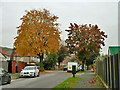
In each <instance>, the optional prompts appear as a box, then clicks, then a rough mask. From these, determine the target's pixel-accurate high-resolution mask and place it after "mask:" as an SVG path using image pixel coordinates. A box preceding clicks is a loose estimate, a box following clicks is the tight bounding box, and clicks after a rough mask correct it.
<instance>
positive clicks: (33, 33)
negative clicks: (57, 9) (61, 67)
mask: <svg viewBox="0 0 120 90" xmlns="http://www.w3.org/2000/svg"><path fill="white" fill-rule="evenodd" d="M57 19H58V17H57V16H55V15H52V14H51V13H50V12H49V11H48V10H46V9H43V10H30V11H26V15H24V16H23V17H22V18H21V19H20V20H22V24H21V25H20V26H19V27H17V28H18V30H17V37H16V38H15V42H14V47H15V48H16V52H17V53H19V54H20V55H22V56H26V55H27V54H28V53H30V55H31V56H36V55H38V54H47V53H49V52H50V53H55V52H57V51H58V50H59V44H60V41H61V39H60V32H59V30H58V25H59V24H58V23H56V21H57Z"/></svg>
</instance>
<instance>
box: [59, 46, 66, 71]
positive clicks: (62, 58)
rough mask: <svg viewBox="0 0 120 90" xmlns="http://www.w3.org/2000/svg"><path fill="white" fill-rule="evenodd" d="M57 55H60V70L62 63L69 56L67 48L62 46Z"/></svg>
mask: <svg viewBox="0 0 120 90" xmlns="http://www.w3.org/2000/svg"><path fill="white" fill-rule="evenodd" d="M57 54H58V68H59V69H60V63H61V62H62V61H63V60H64V59H65V57H66V56H67V55H68V50H67V47H66V46H64V45H63V44H62V45H61V47H60V50H59V51H58V53H57Z"/></svg>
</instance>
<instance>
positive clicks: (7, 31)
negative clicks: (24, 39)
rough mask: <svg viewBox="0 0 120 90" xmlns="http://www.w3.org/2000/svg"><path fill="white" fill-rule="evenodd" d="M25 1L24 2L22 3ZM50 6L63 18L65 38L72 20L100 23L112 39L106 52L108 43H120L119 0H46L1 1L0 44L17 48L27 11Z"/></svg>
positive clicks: (61, 29)
mask: <svg viewBox="0 0 120 90" xmlns="http://www.w3.org/2000/svg"><path fill="white" fill-rule="evenodd" d="M21 1H22V2H21ZM43 8H46V9H48V10H49V11H50V12H51V13H52V14H55V15H57V16H58V17H59V19H58V22H59V23H60V26H59V28H60V31H62V34H61V38H62V40H65V39H66V38H67V33H66V32H65V29H67V28H68V27H69V26H70V23H77V24H93V25H95V24H97V25H98V26H99V28H100V29H101V30H102V31H104V32H105V33H106V34H107V35H108V38H107V39H106V40H105V44H106V46H105V47H103V49H102V52H101V53H104V54H107V51H108V46H110V45H118V1H117V0H115V1H113V0H109V2H108V1H107V0H104V1H100V0H96V2H95V0H89V2H88V0H85V1H84V2H83V1H81V0H80V1H77V0H69V1H66V2H65V0H64V1H63V0H62V1H59V0H56V2H55V1H54V0H49V2H48V0H45V1H44V2H41V1H39V2H37V1H36V0H29V2H28V0H26V1H25V0H17V2H15V0H9V2H8V0H4V1H3V0H1V3H0V13H1V14H0V46H5V47H10V48H12V47H13V42H14V37H15V36H16V35H17V29H16V27H17V26H19V25H20V24H21V21H20V18H21V17H22V16H23V15H25V10H31V9H43Z"/></svg>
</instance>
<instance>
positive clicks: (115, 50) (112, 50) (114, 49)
mask: <svg viewBox="0 0 120 90" xmlns="http://www.w3.org/2000/svg"><path fill="white" fill-rule="evenodd" d="M119 51H120V46H109V49H108V55H114V53H115V54H117V53H118V52H119Z"/></svg>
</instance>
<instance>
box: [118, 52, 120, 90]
mask: <svg viewBox="0 0 120 90" xmlns="http://www.w3.org/2000/svg"><path fill="white" fill-rule="evenodd" d="M118 69H119V76H118V77H119V89H120V52H119V53H118Z"/></svg>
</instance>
